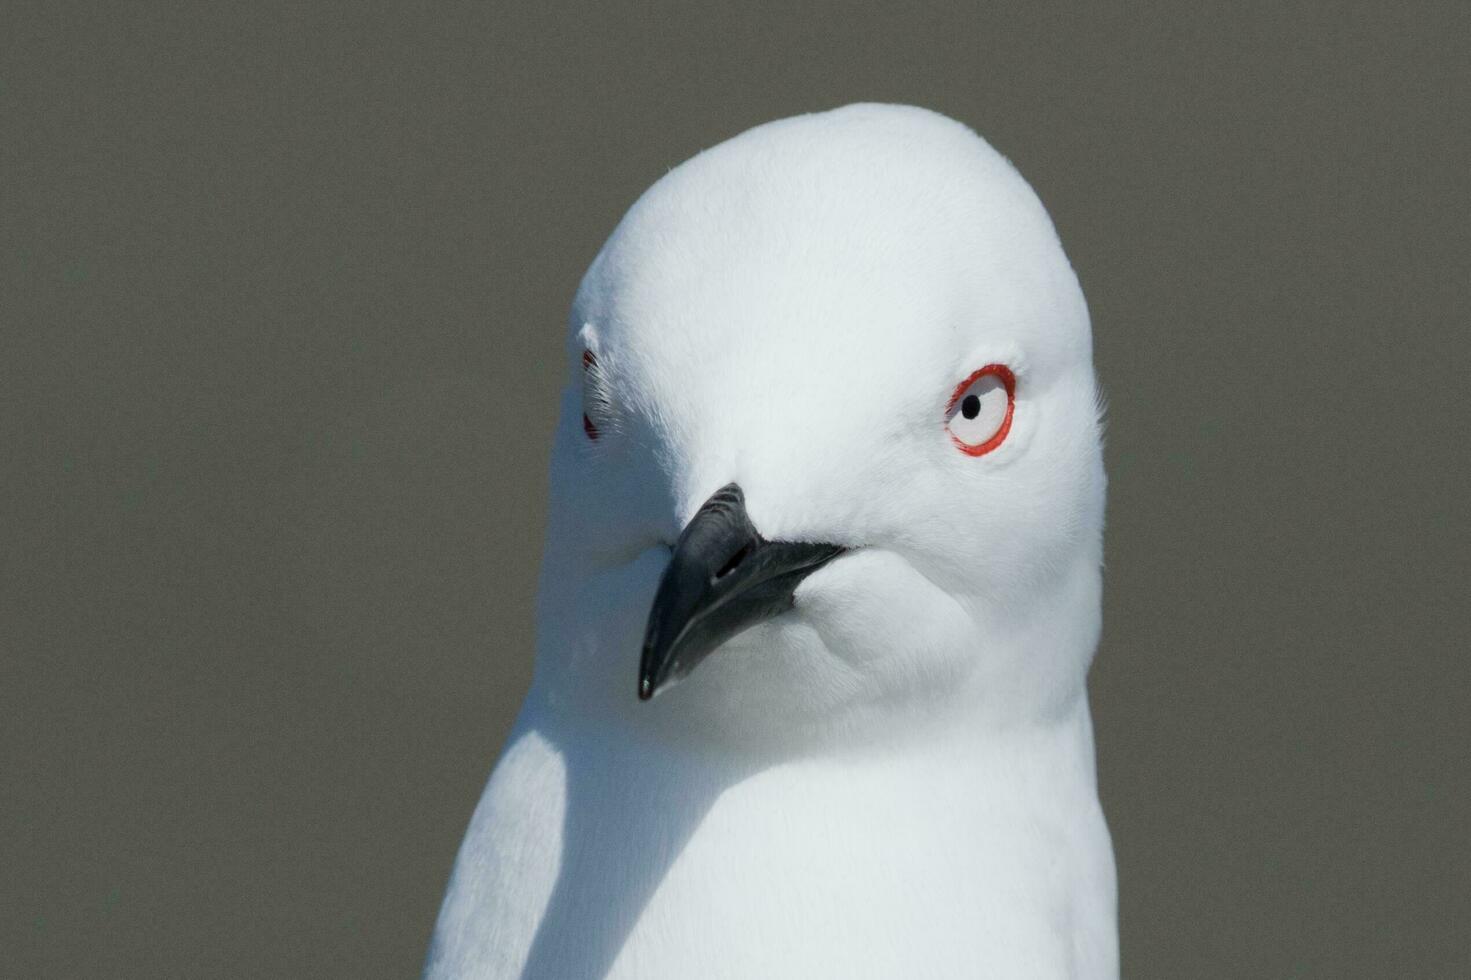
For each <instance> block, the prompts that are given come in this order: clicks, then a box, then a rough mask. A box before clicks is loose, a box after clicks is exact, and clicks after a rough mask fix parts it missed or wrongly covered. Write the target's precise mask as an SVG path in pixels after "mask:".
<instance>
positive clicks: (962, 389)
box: [945, 364, 1016, 456]
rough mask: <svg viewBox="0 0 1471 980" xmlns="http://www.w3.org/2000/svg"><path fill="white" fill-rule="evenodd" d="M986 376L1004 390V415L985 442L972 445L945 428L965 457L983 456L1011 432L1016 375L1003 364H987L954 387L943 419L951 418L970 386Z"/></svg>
mask: <svg viewBox="0 0 1471 980" xmlns="http://www.w3.org/2000/svg"><path fill="white" fill-rule="evenodd" d="M988 375H989V376H991V377H995V378H997V379H999V380H1000V381H1001V385H1002V387H1004V388H1005V389H1006V415H1005V416H1003V417H1002V419H1001V424H1000V425H999V426H997V427H996V431H995V432H994V433H993V434H992V435H991V437H990V438H988V439H987V440H986V441H985V442H978V443H974V444H972V443H968V442H965V441H964V440H962V439H960V438H959V437H957V436H956V435H955V433H954V432H951V431H950V430H949V427H948V424H947V427H946V434H947V435H949V436H950V441H951V442H953V443H955V448H956V449H959V450H960V451H961V452H963V453H965V454H966V455H967V456H984V455H986V454H987V453H989V452H990V451H991V450H993V449H995V448H996V447H997V446H999V445H1001V444H1002V443H1003V442H1005V441H1006V436H1007V433H1009V432H1010V431H1011V417H1012V415H1013V414H1014V413H1015V412H1016V375H1015V374H1013V373H1012V372H1011V368H1009V367H1007V366H1006V365H1005V364H987V365H986V366H985V367H983V368H980V369H979V370H977V371H975V372H973V373H972V374H971V375H970V377H968V378H966V379H965V380H964V381H962V382H960V384H958V385H956V386H955V391H954V393H952V394H951V395H950V401H949V402H948V403H947V404H946V405H945V417H946V418H949V417H950V416H951V413H952V412H954V411H955V406H956V404H957V403H958V402H959V401H960V399H961V397H962V396H963V395H964V394H965V393H966V391H967V390H968V389H969V388H970V386H971V385H973V384H975V383H976V382H977V381H979V380H980V379H981V378H984V377H986V376H988Z"/></svg>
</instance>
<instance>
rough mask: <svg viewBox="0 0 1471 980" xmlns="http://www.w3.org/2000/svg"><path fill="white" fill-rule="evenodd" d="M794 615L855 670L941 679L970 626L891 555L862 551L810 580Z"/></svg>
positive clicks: (924, 580)
mask: <svg viewBox="0 0 1471 980" xmlns="http://www.w3.org/2000/svg"><path fill="white" fill-rule="evenodd" d="M796 608H797V612H798V613H799V614H800V615H801V616H802V617H803V619H805V620H806V621H807V622H808V623H810V624H811V626H812V628H813V629H814V630H815V631H816V632H817V634H818V635H819V636H820V637H821V638H822V640H823V643H824V644H825V645H826V647H827V648H828V650H829V651H830V652H831V653H832V654H833V655H834V656H836V657H838V658H840V659H842V660H844V661H846V662H847V663H848V664H849V665H851V666H853V667H855V668H859V669H862V668H867V667H871V668H875V669H877V668H879V667H880V665H882V667H883V669H884V670H885V671H888V670H890V669H892V670H897V671H900V672H903V673H906V674H928V673H931V672H934V671H937V670H938V671H943V672H944V673H947V674H948V673H949V672H950V671H949V670H948V669H947V667H948V666H951V664H950V662H951V661H954V660H955V659H956V658H957V651H963V650H965V649H967V646H968V643H967V641H968V640H969V639H970V638H971V637H972V636H973V634H974V626H973V624H972V623H971V620H970V618H969V616H967V615H966V613H965V611H964V609H963V608H962V607H961V605H960V604H959V603H957V602H956V601H955V600H954V599H953V598H952V597H951V596H950V595H948V594H947V593H945V592H944V591H942V590H941V589H939V588H938V587H937V586H935V585H934V583H932V582H930V580H929V579H927V578H925V577H924V576H923V575H921V574H920V573H919V572H917V571H915V569H914V567H913V566H912V565H910V564H909V563H908V562H907V561H905V560H904V559H903V558H901V557H900V556H899V555H897V554H895V553H894V552H892V551H885V550H883V549H879V548H865V549H863V550H861V551H855V552H853V553H852V554H849V555H847V556H845V557H843V558H840V559H838V560H837V561H834V562H833V563H832V564H830V565H828V566H826V567H825V568H822V569H820V570H819V571H817V572H814V573H813V574H812V575H811V576H810V577H809V578H808V579H807V580H806V581H805V582H803V583H802V586H801V587H800V588H799V589H798V590H797V594H796Z"/></svg>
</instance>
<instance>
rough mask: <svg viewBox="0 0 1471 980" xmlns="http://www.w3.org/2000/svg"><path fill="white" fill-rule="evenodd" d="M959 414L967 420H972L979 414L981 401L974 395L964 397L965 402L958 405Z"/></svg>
mask: <svg viewBox="0 0 1471 980" xmlns="http://www.w3.org/2000/svg"><path fill="white" fill-rule="evenodd" d="M960 414H961V415H964V416H965V417H966V418H968V419H973V418H975V417H976V416H977V415H980V414H981V399H980V398H979V397H978V396H976V395H966V396H965V401H963V402H961V403H960Z"/></svg>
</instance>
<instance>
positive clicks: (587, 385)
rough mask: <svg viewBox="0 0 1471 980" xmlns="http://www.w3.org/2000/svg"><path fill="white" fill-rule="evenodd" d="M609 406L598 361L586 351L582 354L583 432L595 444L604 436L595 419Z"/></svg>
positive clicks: (590, 352) (591, 353)
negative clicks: (599, 437)
mask: <svg viewBox="0 0 1471 980" xmlns="http://www.w3.org/2000/svg"><path fill="white" fill-rule="evenodd" d="M607 404H608V398H607V395H605V394H604V393H603V386H602V378H601V375H600V374H599V372H598V359H597V357H596V355H594V354H593V352H592V351H590V350H585V351H583V352H582V431H583V432H585V433H587V437H588V438H589V439H591V440H593V441H594V442H596V441H597V439H598V436H600V435H602V431H601V430H600V429H599V428H598V423H597V422H596V421H595V419H598V418H601V417H602V416H603V414H604V411H605V410H606V408H607Z"/></svg>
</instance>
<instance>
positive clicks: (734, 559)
mask: <svg viewBox="0 0 1471 980" xmlns="http://www.w3.org/2000/svg"><path fill="white" fill-rule="evenodd" d="M750 553H751V543H750V542H749V541H748V542H746V543H745V544H743V545H741V546H740V549H739V550H737V551H736V553H735V554H733V555H731V556H730V557H729V558H727V559H726V560H725V564H724V565H721V566H720V571H718V572H716V573H715V579H716V581H719V580H720V579H723V578H725V577H726V576H727V575H729V574H730V573H731V572H733V571H735V570H736V568H738V567H739V566H740V564H741V562H743V561H745V560H746V556H747V555H749V554H750Z"/></svg>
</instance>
